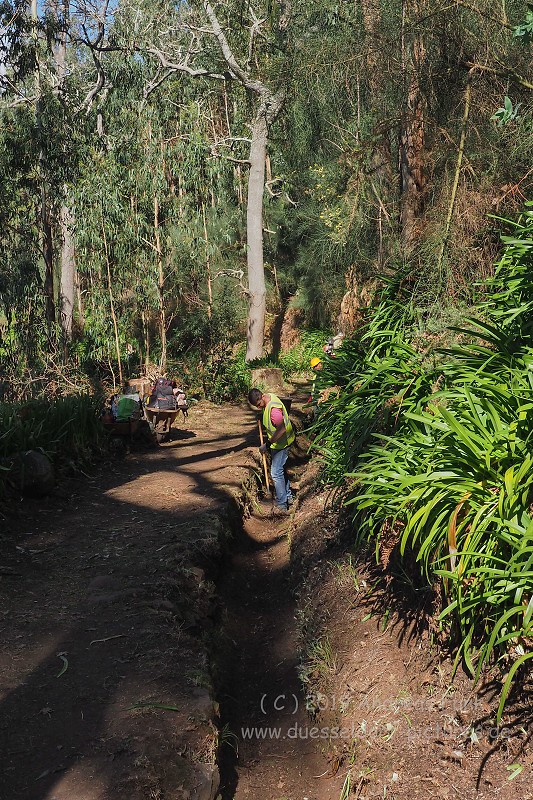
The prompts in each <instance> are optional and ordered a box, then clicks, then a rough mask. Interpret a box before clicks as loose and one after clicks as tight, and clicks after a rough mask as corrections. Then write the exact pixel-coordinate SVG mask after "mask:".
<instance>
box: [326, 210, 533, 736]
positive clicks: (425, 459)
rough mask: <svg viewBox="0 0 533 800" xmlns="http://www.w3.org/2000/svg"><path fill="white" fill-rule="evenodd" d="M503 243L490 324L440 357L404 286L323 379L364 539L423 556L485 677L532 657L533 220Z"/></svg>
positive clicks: (393, 287)
mask: <svg viewBox="0 0 533 800" xmlns="http://www.w3.org/2000/svg"><path fill="white" fill-rule="evenodd" d="M530 209H531V205H528V207H526V210H525V211H524V212H523V214H522V215H521V216H520V218H519V220H518V221H517V222H515V223H510V222H509V221H506V222H507V224H509V225H512V227H513V235H511V236H504V237H502V238H503V242H504V249H503V255H502V257H501V259H500V261H499V263H498V265H497V268H496V273H495V276H494V278H493V279H491V280H490V281H488V282H487V284H486V285H485V286H484V287H483V301H482V302H481V303H480V305H479V316H477V317H471V318H468V319H467V320H466V321H465V322H464V323H463V325H462V326H458V327H455V328H453V329H450V330H449V334H450V336H449V338H448V340H449V341H451V336H452V335H453V337H455V344H453V345H450V346H448V347H447V348H444V349H443V348H442V347H441V348H440V349H439V348H437V349H435V348H434V347H432V346H431V344H432V343H431V337H428V338H427V339H426V338H425V337H424V335H423V332H422V333H421V331H420V324H419V323H420V321H419V320H417V319H416V316H415V315H414V314H413V311H412V309H411V307H410V304H409V297H408V288H407V287H406V282H405V281H404V280H403V279H402V277H401V276H399V277H398V278H397V279H396V280H394V281H390V282H389V283H388V284H387V285H386V286H385V289H384V291H383V293H382V296H381V298H380V301H379V302H378V303H377V305H376V306H375V307H374V308H373V309H371V310H370V312H369V314H368V319H367V322H366V324H365V326H364V327H363V328H362V329H361V331H360V332H359V334H358V335H357V336H356V337H354V338H353V339H351V340H350V341H348V342H345V344H344V345H343V348H342V351H341V352H340V353H339V354H338V356H337V358H335V359H329V360H328V361H327V363H326V365H325V367H324V369H323V370H322V372H321V373H320V376H319V380H318V382H317V383H318V386H317V390H318V392H319V405H318V409H319V413H318V417H317V420H316V422H315V425H314V433H315V440H314V447H315V448H316V449H317V450H319V451H320V452H321V454H322V456H323V458H324V463H325V469H324V476H325V480H326V481H328V482H329V483H331V484H333V485H334V486H336V487H337V497H338V498H340V499H341V501H342V502H343V503H344V505H346V506H347V507H348V508H350V509H351V510H352V513H353V522H354V531H355V532H356V534H355V535H356V538H357V539H358V540H359V541H363V540H365V541H370V542H372V543H373V544H374V546H375V548H376V551H377V553H378V554H379V551H380V547H381V546H382V541H383V544H386V546H387V548H388V549H389V550H390V547H391V543H392V546H393V547H394V548H395V549H396V550H397V551H398V553H399V556H400V558H401V557H402V556H404V555H405V554H406V553H407V552H412V553H414V555H415V559H416V563H417V564H418V567H419V570H420V572H421V574H422V575H424V576H425V579H426V580H427V583H428V584H433V585H436V584H440V588H441V593H442V595H443V597H444V598H445V600H444V603H443V608H442V612H441V614H440V621H441V624H442V625H443V626H444V627H446V628H447V630H448V631H449V633H450V636H451V637H452V640H453V641H454V644H455V647H456V653H457V658H456V667H457V666H458V665H459V663H461V662H462V663H463V664H464V666H465V667H466V669H467V670H468V671H469V672H470V674H471V675H472V676H473V677H474V678H476V679H479V677H480V675H481V673H482V672H483V671H484V670H485V669H486V668H487V667H489V666H491V665H494V664H497V665H498V666H499V667H501V668H502V669H504V670H506V671H507V675H506V678H505V679H504V681H503V689H502V695H501V702H500V707H499V709H498V715H497V716H498V721H499V720H500V719H501V716H502V713H503V708H504V704H505V701H506V698H507V696H508V693H509V691H510V688H511V685H512V682H513V680H514V678H515V676H516V674H517V671H519V670H520V668H521V667H522V665H523V664H524V663H525V662H526V661H528V660H529V659H530V658H532V657H533V651H532V644H533V624H532V619H533V518H532V513H531V510H532V503H533V454H532V435H533V434H532V430H533V315H532V311H533V211H531V210H530Z"/></svg>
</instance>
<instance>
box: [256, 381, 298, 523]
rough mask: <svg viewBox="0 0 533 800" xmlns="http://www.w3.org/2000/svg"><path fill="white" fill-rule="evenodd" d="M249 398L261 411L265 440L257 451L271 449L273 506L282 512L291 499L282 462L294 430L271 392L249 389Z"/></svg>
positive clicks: (279, 401)
mask: <svg viewBox="0 0 533 800" xmlns="http://www.w3.org/2000/svg"><path fill="white" fill-rule="evenodd" d="M248 402H249V403H250V405H252V406H254V408H258V409H260V410H262V411H263V427H264V428H265V430H266V433H267V441H266V442H265V444H263V445H261V447H260V448H259V451H260V452H261V453H265V452H266V451H267V449H269V450H270V455H271V459H272V465H271V468H270V474H271V475H272V481H273V483H274V490H275V493H276V499H275V510H276V511H280V512H281V513H283V512H286V511H288V508H289V506H290V505H291V504H292V502H293V497H292V493H291V487H290V483H289V479H288V478H287V476H286V474H285V464H286V463H287V458H288V456H289V447H290V446H291V444H292V443H293V442H294V430H293V427H292V423H291V421H290V419H289V415H288V414H287V409H286V408H285V406H284V405H283V403H282V402H281V400H280V399H279V397H277V396H276V395H275V394H272V392H270V393H268V394H264V393H263V392H262V391H261V390H260V389H250V391H249V392H248Z"/></svg>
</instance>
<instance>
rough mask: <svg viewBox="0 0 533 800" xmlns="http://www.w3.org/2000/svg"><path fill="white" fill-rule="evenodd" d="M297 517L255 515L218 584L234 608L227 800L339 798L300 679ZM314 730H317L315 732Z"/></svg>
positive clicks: (229, 631) (225, 689) (225, 691)
mask: <svg viewBox="0 0 533 800" xmlns="http://www.w3.org/2000/svg"><path fill="white" fill-rule="evenodd" d="M292 524H293V520H292V519H286V520H284V521H282V522H279V521H277V520H275V521H269V520H268V517H267V518H265V517H264V516H260V515H259V514H257V513H256V514H254V515H252V516H251V517H250V518H248V519H247V520H246V523H245V525H244V529H243V531H242V534H241V536H240V537H238V539H237V541H236V542H235V546H234V553H233V557H232V560H231V568H230V569H228V570H227V572H226V574H225V577H224V579H223V580H221V581H220V583H219V590H220V593H221V596H222V598H223V601H224V604H225V606H226V609H227V620H226V625H225V634H226V637H227V640H228V646H227V649H226V653H227V655H226V659H225V664H224V666H225V669H224V675H225V681H224V683H223V685H222V687H221V690H222V691H221V695H220V698H221V701H222V703H223V712H224V713H223V722H224V723H225V724H226V725H227V727H228V730H229V731H230V732H231V733H232V734H234V735H235V736H236V737H237V738H233V737H231V734H230V737H231V738H229V740H228V743H227V745H226V748H225V754H226V762H225V764H226V770H225V774H226V775H227V783H226V785H225V787H224V791H223V792H222V798H223V800H231V798H235V800H245V798H259V797H261V798H262V800H279V799H281V798H290V799H291V800H296V799H297V798H298V799H299V800H301V799H302V798H308V800H333V798H335V800H338V797H339V792H340V788H341V782H339V779H333V780H331V779H330V778H331V775H330V765H329V763H328V760H327V758H328V751H327V742H325V741H324V739H322V741H321V742H318V743H317V741H316V740H315V739H313V738H312V737H313V736H315V735H316V736H318V732H317V731H318V729H317V728H316V726H315V725H314V724H313V722H312V720H311V719H310V717H309V715H308V714H307V711H306V707H305V706H306V701H305V698H304V697H303V695H302V691H301V684H300V681H299V678H298V649H299V643H298V641H297V625H296V619H295V608H294V599H293V597H292V594H291V591H290V586H289V547H288V537H287V534H288V533H290V529H291V526H292ZM312 731H315V733H312Z"/></svg>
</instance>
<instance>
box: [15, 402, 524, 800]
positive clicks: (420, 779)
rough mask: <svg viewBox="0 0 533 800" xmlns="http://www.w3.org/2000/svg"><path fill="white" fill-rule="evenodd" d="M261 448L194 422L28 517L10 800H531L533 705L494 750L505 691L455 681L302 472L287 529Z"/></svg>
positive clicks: (416, 612)
mask: <svg viewBox="0 0 533 800" xmlns="http://www.w3.org/2000/svg"><path fill="white" fill-rule="evenodd" d="M296 405H297V404H296ZM296 412H297V413H298V409H297V408H296ZM256 440H257V427H256V421H255V416H254V415H253V414H252V413H251V412H250V411H249V410H248V409H247V408H246V407H240V406H223V407H214V406H211V405H209V404H198V405H197V406H196V407H195V408H194V409H193V410H192V411H191V413H190V416H189V419H188V420H187V421H186V429H181V430H179V431H177V432H176V433H175V434H174V436H173V439H172V440H171V441H170V442H168V443H167V444H164V445H163V446H161V447H159V448H157V449H154V450H149V451H135V450H133V452H131V453H130V454H129V455H128V456H127V457H126V458H125V459H124V460H113V461H109V463H108V464H106V468H105V469H104V470H102V469H99V470H94V473H93V474H91V475H90V476H86V477H84V478H83V481H80V480H78V481H76V482H73V483H72V484H71V485H70V486H66V485H62V487H61V488H60V490H58V491H56V493H55V494H54V495H52V496H50V497H49V498H47V499H46V500H41V501H29V500H28V499H25V500H23V501H22V500H21V501H20V502H19V503H17V504H16V507H15V508H13V509H12V512H11V513H10V518H9V521H8V522H7V523H6V525H5V528H4V530H3V532H2V534H1V536H0V596H1V604H0V645H1V648H0V703H1V706H0V736H1V752H2V773H1V775H0V800H215V798H217V797H219V798H221V800H232V798H236V800H244V798H247V799H249V800H256V799H257V800H306V799H307V800H337V799H338V798H340V796H341V792H342V790H343V787H344V789H345V790H346V791H348V790H349V791H350V794H346V795H345V797H346V800H347V798H349V797H357V798H374V797H375V798H377V797H380V798H385V797H387V798H396V799H397V800H398V799H399V798H412V800H418V798H420V799H421V798H423V797H424V798H425V797H428V796H431V797H436V798H451V797H460V798H467V799H469V798H474V797H476V798H478V797H479V798H483V799H485V798H491V799H492V798H496V797H498V798H502V800H511V798H515V797H519V796H520V797H522V796H523V797H525V798H529V799H530V800H531V798H532V794H531V789H530V775H531V763H532V758H531V748H530V745H529V726H530V722H531V707H530V705H528V704H527V703H523V704H522V705H520V704H519V703H515V705H514V706H513V707H512V714H513V715H514V716H513V717H512V718H511V717H510V716H509V715H507V717H506V720H505V725H506V726H507V729H508V730H511V733H510V734H506V735H505V736H502V735H501V731H493V730H492V728H493V727H494V726H493V724H492V719H493V716H494V709H495V702H496V701H495V697H496V694H495V689H494V686H491V685H487V686H485V687H484V688H483V689H482V691H481V692H480V693H478V694H475V693H474V692H473V691H472V687H471V685H470V684H469V682H468V681H466V679H464V678H463V679H459V680H456V682H455V683H454V684H453V685H452V684H451V683H450V663H449V662H448V661H447V660H446V659H444V658H442V657H439V655H438V653H439V650H438V649H437V647H436V645H433V646H432V639H431V635H432V634H431V628H428V626H427V624H426V623H425V622H424V615H423V613H422V612H421V611H420V609H419V608H418V607H417V604H416V603H414V604H413V605H412V606H409V605H407V606H405V607H404V606H402V603H401V602H400V600H399V599H398V596H396V598H395V599H394V596H393V595H391V594H390V592H389V589H390V587H388V585H387V581H386V580H384V576H383V575H376V574H375V571H372V570H370V569H369V568H368V566H365V564H364V562H363V561H361V562H359V561H358V560H357V557H356V555H355V554H354V553H352V552H351V543H350V536H349V535H348V536H346V535H345V533H344V532H343V529H342V527H339V520H338V518H337V515H336V514H333V513H332V512H330V511H328V510H327V509H326V497H325V495H324V494H323V493H321V492H320V491H319V490H318V489H317V484H316V474H315V471H314V467H311V468H309V467H305V465H304V460H303V458H301V459H300V463H297V462H296V463H295V464H293V467H292V469H293V477H294V478H295V479H296V481H295V482H296V485H297V487H298V493H297V498H298V499H297V504H296V508H295V509H293V510H292V512H291V514H290V515H289V516H287V517H284V518H281V519H278V518H272V517H271V515H270V509H269V507H268V505H266V506H265V504H264V503H263V504H262V503H260V502H257V501H256V499H255V498H254V490H255V487H256V486H257V478H258V476H259V475H260V472H261V467H260V463H259V461H258V459H257V450H256V446H257V441H256ZM302 455H303V454H302V452H300V456H302ZM391 598H393V599H391ZM527 689H528V685H526V686H524V691H526V692H527ZM526 700H527V697H526ZM491 737H492V738H491ZM217 758H218V764H217ZM513 765H514V766H513ZM516 765H518V766H516ZM515 773H517V774H516V775H515ZM513 776H514V777H513Z"/></svg>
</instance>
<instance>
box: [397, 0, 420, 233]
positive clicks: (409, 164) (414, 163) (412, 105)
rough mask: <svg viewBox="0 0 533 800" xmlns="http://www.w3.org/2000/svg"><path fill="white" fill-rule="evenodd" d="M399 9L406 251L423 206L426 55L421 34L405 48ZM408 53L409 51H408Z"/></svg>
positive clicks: (416, 10) (415, 4) (416, 8)
mask: <svg viewBox="0 0 533 800" xmlns="http://www.w3.org/2000/svg"><path fill="white" fill-rule="evenodd" d="M409 1H410V0H404V3H403V8H402V15H403V17H402V65H403V72H404V85H405V88H406V108H405V111H404V115H403V121H402V129H401V133H400V153H399V155H400V158H399V162H400V182H401V211H400V224H401V231H402V239H403V242H404V245H405V246H406V247H407V248H410V247H411V246H412V245H413V244H414V242H415V240H416V239H417V237H418V220H419V218H420V216H421V213H422V210H423V207H424V198H425V191H426V178H425V174H424V161H423V154H424V140H425V127H424V126H425V100H424V97H423V94H422V91H421V88H420V73H421V69H422V67H423V65H424V62H425V58H426V52H425V47H424V42H423V39H422V36H421V34H419V33H415V34H414V38H413V41H412V43H411V47H410V48H407V46H406V43H405V40H404V33H405V16H406V13H407V9H406V5H407V4H408V3H409ZM422 6H423V0H414V2H413V3H412V6H411V9H412V12H413V14H415V13H420V12H421V10H422ZM409 51H410V52H409Z"/></svg>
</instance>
